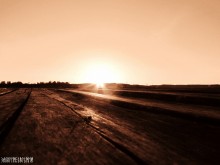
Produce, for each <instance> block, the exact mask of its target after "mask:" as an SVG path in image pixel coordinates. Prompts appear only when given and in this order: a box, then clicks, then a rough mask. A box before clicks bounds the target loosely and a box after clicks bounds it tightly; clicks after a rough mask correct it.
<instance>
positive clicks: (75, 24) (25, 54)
mask: <svg viewBox="0 0 220 165" xmlns="http://www.w3.org/2000/svg"><path fill="white" fill-rule="evenodd" d="M219 20H220V1H218V0H210V1H207V0H180V1H173V0H167V1H163V0H156V1H145V0H138V1H130V0H112V1H101V0H94V1H90V0H83V1H71V0H62V1H61V0H48V1H46V2H45V1H43V0H33V1H29V0H13V1H8V0H0V24H1V25H2V26H0V36H1V37H0V59H1V64H0V81H14V82H15V81H22V82H30V83H36V82H48V81H62V82H70V83H88V82H95V83H100V84H101V83H104V82H112V83H128V84H143V85H146V84H149V85H151V84H152V85H153V84H220V65H219V63H220V47H219V43H220V31H219V29H220V22H219Z"/></svg>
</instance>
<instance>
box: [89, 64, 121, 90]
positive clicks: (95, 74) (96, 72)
mask: <svg viewBox="0 0 220 165" xmlns="http://www.w3.org/2000/svg"><path fill="white" fill-rule="evenodd" d="M86 79H87V82H89V83H94V84H96V87H97V88H103V87H104V84H105V83H112V82H118V81H119V77H118V73H117V71H116V70H115V68H114V67H113V66H111V65H107V64H94V65H91V66H89V67H88V69H87V72H86Z"/></svg>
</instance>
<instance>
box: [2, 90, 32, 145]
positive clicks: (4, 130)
mask: <svg viewBox="0 0 220 165" xmlns="http://www.w3.org/2000/svg"><path fill="white" fill-rule="evenodd" d="M16 90H17V89H16ZM31 92H32V90H31V91H30V92H29V93H28V95H27V97H26V99H25V100H24V101H23V102H22V103H21V104H20V106H19V107H18V108H17V109H16V110H15V111H14V113H13V114H12V115H11V116H10V117H9V118H8V119H7V120H6V121H5V122H4V123H3V124H2V125H1V126H0V146H1V145H2V144H3V142H4V140H5V138H6V137H7V135H8V134H9V132H10V130H11V129H12V128H13V126H14V124H15V122H16V120H17V119H18V117H19V115H20V113H21V111H22V110H23V108H24V106H25V105H26V103H27V101H28V99H29V97H30V95H31Z"/></svg>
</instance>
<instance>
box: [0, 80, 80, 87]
mask: <svg viewBox="0 0 220 165" xmlns="http://www.w3.org/2000/svg"><path fill="white" fill-rule="evenodd" d="M73 87H77V85H75V84H70V83H69V82H60V81H49V82H38V83H22V82H21V81H17V82H11V81H1V82H0V88H73Z"/></svg>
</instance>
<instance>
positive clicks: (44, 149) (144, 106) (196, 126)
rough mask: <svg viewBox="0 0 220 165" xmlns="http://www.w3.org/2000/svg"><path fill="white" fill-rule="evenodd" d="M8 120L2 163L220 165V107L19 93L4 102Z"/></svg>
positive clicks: (0, 105)
mask: <svg viewBox="0 0 220 165" xmlns="http://www.w3.org/2000/svg"><path fill="white" fill-rule="evenodd" d="M18 111H20V112H19V113H18ZM167 112H168V113H167ZM14 114H16V115H14ZM173 114H175V115H173ZM0 116H1V118H0V119H1V120H0V122H1V125H9V126H7V127H3V126H1V130H0V131H1V134H0V135H1V137H2V139H1V146H0V156H1V157H3V156H11V157H13V156H17V157H21V156H23V157H27V156H30V157H33V158H34V163H35V164H219V163H220V158H219V155H220V149H219V148H220V142H219V139H220V124H219V123H220V122H219V111H218V106H204V105H192V104H183V103H182V104H175V103H171V102H169V103H168V102H161V101H157V102H156V101H152V100H146V99H142V100H141V99H137V98H136V99H135V98H122V97H120V96H104V95H98V96H97V95H94V94H92V93H82V92H80V91H73V90H70V91H64V90H48V89H33V90H32V91H31V90H30V89H19V90H17V91H14V92H11V93H8V94H5V95H3V96H0ZM11 116H16V117H11ZM8 119H10V120H8ZM212 121H213V122H212ZM5 123H7V124H5ZM4 130H7V131H4ZM2 132H3V133H2Z"/></svg>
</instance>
